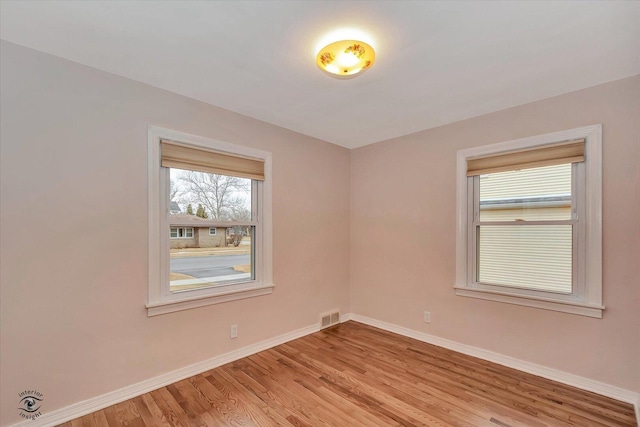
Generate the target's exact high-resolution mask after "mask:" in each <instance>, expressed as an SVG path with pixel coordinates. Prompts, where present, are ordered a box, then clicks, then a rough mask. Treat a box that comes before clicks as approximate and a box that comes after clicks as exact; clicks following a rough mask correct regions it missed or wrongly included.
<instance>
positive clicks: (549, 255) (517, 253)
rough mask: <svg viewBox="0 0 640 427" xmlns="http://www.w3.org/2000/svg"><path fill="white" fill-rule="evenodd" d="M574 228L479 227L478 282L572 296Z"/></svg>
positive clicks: (533, 226) (529, 226) (550, 226)
mask: <svg viewBox="0 0 640 427" xmlns="http://www.w3.org/2000/svg"><path fill="white" fill-rule="evenodd" d="M572 228H573V227H572V226H571V225H493V226H492V225H484V226H479V227H478V272H477V280H478V282H481V283H485V284H492V285H500V286H511V287H518V288H526V289H535V290H541V291H548V292H559V293H571V283H572Z"/></svg>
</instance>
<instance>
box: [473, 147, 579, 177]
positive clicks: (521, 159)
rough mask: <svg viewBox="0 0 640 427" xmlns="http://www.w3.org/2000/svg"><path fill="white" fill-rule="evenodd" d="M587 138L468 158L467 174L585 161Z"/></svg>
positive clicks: (483, 173)
mask: <svg viewBox="0 0 640 427" xmlns="http://www.w3.org/2000/svg"><path fill="white" fill-rule="evenodd" d="M584 144H585V140H584V139H580V140H574V141H569V142H561V143H558V144H553V145H546V146H543V147H536V148H532V149H525V150H518V151H512V152H509V153H504V154H497V155H491V156H486V157H476V158H472V159H467V176H475V175H485V174H488V173H496V172H506V171H512V170H518V169H531V168H537V167H542V166H553V165H561V164H564V163H577V162H584Z"/></svg>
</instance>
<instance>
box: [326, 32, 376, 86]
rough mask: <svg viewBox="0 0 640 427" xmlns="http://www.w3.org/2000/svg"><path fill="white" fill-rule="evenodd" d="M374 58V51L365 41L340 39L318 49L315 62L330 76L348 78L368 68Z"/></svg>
mask: <svg viewBox="0 0 640 427" xmlns="http://www.w3.org/2000/svg"><path fill="white" fill-rule="evenodd" d="M375 60H376V52H375V51H374V50H373V48H372V47H371V46H370V45H368V44H367V43H365V42H362V41H358V40H340V41H337V42H333V43H330V44H328V45H326V46H325V47H323V48H322V49H320V51H319V52H318V55H317V56H316V64H317V65H318V67H320V69H321V70H322V71H325V72H327V73H329V75H331V76H332V77H337V78H341V79H350V78H352V77H355V76H357V75H358V74H360V73H362V72H363V71H366V70H368V69H369V68H371V66H372V65H373V62H374V61H375Z"/></svg>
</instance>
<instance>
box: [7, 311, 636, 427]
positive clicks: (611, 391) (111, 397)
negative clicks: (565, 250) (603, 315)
mask: <svg viewBox="0 0 640 427" xmlns="http://www.w3.org/2000/svg"><path fill="white" fill-rule="evenodd" d="M340 317H341V319H340V321H341V322H347V321H349V320H353V321H356V322H360V323H364V324H366V325H370V326H373V327H376V328H380V329H384V330H385V331H389V332H393V333H396V334H399V335H403V336H406V337H409V338H414V339H417V340H419V341H423V342H426V343H429V344H434V345H437V346H439V347H444V348H447V349H449V350H453V351H457V352H459V353H463V354H467V355H469V356H473V357H478V358H480V359H483V360H487V361H489V362H494V363H497V364H499V365H503V366H507V367H509V368H514V369H518V370H520V371H523V372H527V373H530V374H533V375H538V376H540V377H544V378H548V379H550V380H553V381H558V382H560V383H563V384H567V385H570V386H574V387H578V388H581V389H583V390H587V391H591V392H594V393H597V394H600V395H603V396H607V397H611V398H613V399H616V400H620V401H622V402H627V403H631V404H633V405H635V411H636V419H637V420H639V421H640V393H636V392H632V391H629V390H625V389H622V388H619V387H615V386H612V385H609V384H605V383H602V382H599V381H595V380H591V379H588V378H584V377H580V376H578V375H573V374H569V373H566V372H562V371H559V370H556V369H551V368H547V367H545V366H540V365H536V364H534V363H530V362H525V361H523V360H519V359H515V358H512V357H509V356H504V355H501V354H498V353H494V352H491V351H488V350H483V349H481V348H477V347H473V346H469V345H466V344H461V343H458V342H456V341H451V340H448V339H444V338H440V337H436V336H434V335H429V334H425V333H423V332H418V331H414V330H412V329H408V328H405V327H402V326H398V325H394V324H391V323H387V322H383V321H381V320H376V319H372V318H369V317H365V316H360V315H358V314H353V313H345V314H341V316H340ZM319 330H320V325H319V324H316V325H311V326H307V327H305V328H301V329H298V330H295V331H291V332H288V333H286V334H282V335H279V336H277V337H274V338H270V339H268V340H264V341H261V342H259V343H256V344H253V345H250V346H247V347H243V348H240V349H237V350H234V351H231V352H229V353H225V354H222V355H220V356H216V357H213V358H211V359H208V360H205V361H202V362H198V363H195V364H193V365H189V366H186V367H184V368H181V369H177V370H175V371H172V372H167V373H166V374H162V375H159V376H157V377H154V378H150V379H148V380H145V381H141V382H139V383H136V384H133V385H130V386H127V387H124V388H121V389H119V390H115V391H112V392H109V393H106V394H103V395H101V396H97V397H93V398H91V399H87V400H84V401H82V402H78V403H74V404H72V405H69V406H67V407H64V408H61V409H58V410H55V411H53V412H49V413H45V414H43V415H41V416H40V417H38V418H36V419H35V420H25V421H21V422H19V423H17V424H14V425H13V426H12V427H49V426H56V425H58V424H62V423H65V422H67V421H70V420H73V419H76V418H79V417H82V416H83V415H87V414H90V413H92V412H95V411H99V410H100V409H104V408H106V407H109V406H111V405H115V404H116V403H120V402H123V401H125V400H128V399H131V398H134V397H136V396H140V395H141V394H144V393H148V392H150V391H153V390H156V389H158V388H160V387H164V386H166V385H169V384H173V383H175V382H177V381H181V380H183V379H185V378H189V377H192V376H194V375H198V374H200V373H202V372H206V371H208V370H211V369H214V368H217V367H218V366H222V365H224V364H227V363H230V362H233V361H235V360H238V359H242V358H243V357H247V356H251V355H252V354H255V353H258V352H261V351H264V350H268V349H270V348H272V347H275V346H277V345H280V344H284V343H286V342H288V341H291V340H294V339H297V338H301V337H304V336H306V335H309V334H312V333H314V332H318V331H319Z"/></svg>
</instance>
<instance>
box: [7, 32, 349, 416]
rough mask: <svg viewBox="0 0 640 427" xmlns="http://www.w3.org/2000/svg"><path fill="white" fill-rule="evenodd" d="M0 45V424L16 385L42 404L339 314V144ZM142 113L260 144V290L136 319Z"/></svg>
mask: <svg viewBox="0 0 640 427" xmlns="http://www.w3.org/2000/svg"><path fill="white" fill-rule="evenodd" d="M0 51H1V55H2V57H1V60H0V65H1V67H2V68H1V70H0V78H1V87H0V90H1V93H2V97H1V102H2V104H1V106H0V108H1V111H2V114H1V123H0V127H1V147H0V158H1V160H0V162H1V163H0V174H1V175H0V182H1V186H2V187H1V191H2V203H1V222H0V229H1V231H2V236H1V243H0V245H1V247H0V249H1V251H0V254H1V255H0V256H1V258H0V264H1V268H0V282H1V285H2V286H1V293H2V295H1V307H0V311H1V318H0V323H1V325H2V334H1V343H0V346H1V349H2V353H1V361H0V363H1V365H0V371H1V375H2V379H1V381H0V382H1V394H0V401H1V407H0V413H1V419H0V424H1V425H8V424H13V423H14V422H18V421H20V420H21V419H20V418H19V417H18V413H17V407H18V406H17V404H18V393H19V392H21V391H24V390H25V389H29V390H31V389H36V390H38V391H40V392H42V393H43V394H44V397H45V401H44V404H45V406H44V407H43V408H44V410H45V411H46V412H50V411H53V410H55V409H58V408H61V407H64V406H67V405H70V404H73V403H76V402H79V401H82V400H85V399H88V398H91V397H94V396H98V395H101V394H104V393H106V392H110V391H114V390H117V389H119V388H122V387H124V386H128V385H131V384H134V383H136V382H139V381H142V380H145V379H148V378H152V377H154V376H157V375H159V374H162V373H165V372H168V371H172V370H175V369H178V368H181V367H185V366H187V365H189V364H193V363H196V362H199V361H203V360H206V359H208V358H211V357H214V356H216V355H220V354H223V353H226V352H229V351H231V350H233V349H236V348H241V347H245V346H247V345H250V344H252V343H256V342H259V341H262V340H265V339H268V338H272V337H274V336H277V335H279V334H283V333H285V332H290V331H293V330H296V329H299V328H302V327H306V326H309V325H313V324H317V323H318V322H319V317H318V315H319V314H320V313H324V312H327V311H330V310H333V309H340V310H341V311H342V312H347V311H349V307H348V280H349V251H348V248H349V223H348V221H346V220H345V218H348V216H349V186H348V182H349V158H350V154H349V151H348V150H347V149H344V148H341V147H338V146H335V145H332V144H328V143H325V142H322V141H319V140H316V139H313V138H310V137H307V136H304V135H300V134H297V133H294V132H291V131H287V130H284V129H282V128H278V127H276V126H272V125H268V124H266V123H264V122H260V121H257V120H253V119H250V118H247V117H244V116H241V115H238V114H235V113H232V112H229V111H225V110H222V109H219V108H215V107H212V106H209V105H206V104H203V103H200V102H196V101H193V100H190V99H188V98H185V97H181V96H177V95H174V94H171V93H169V92H165V91H162V90H160V89H156V88H152V87H150V86H146V85H143V84H139V83H136V82H133V81H131V80H127V79H123V78H120V77H117V76H114V75H112V74H108V73H104V72H101V71H98V70H94V69H91V68H88V67H84V66H81V65H78V64H75V63H72V62H69V61H65V60H62V59H58V58H55V57H52V56H49V55H45V54H42V53H38V52H36V51H33V50H30V49H26V48H22V47H19V46H16V45H14V44H10V43H4V42H3V43H2V46H1V50H0ZM148 125H156V126H161V127H165V128H170V129H175V130H179V131H183V132H188V133H191V134H196V135H201V136H204V137H208V138H214V139H219V140H223V141H227V142H232V143H236V144H242V145H246V146H251V147H255V148H258V149H262V150H268V151H270V152H272V153H273V184H274V185H273V188H274V190H273V206H274V208H273V209H274V212H273V218H274V225H273V236H274V238H273V242H274V243H273V246H274V255H273V260H274V265H273V268H274V274H273V277H274V281H275V283H276V288H275V290H274V292H273V294H272V295H269V296H263V297H257V298H251V299H245V300H241V301H235V302H230V303H224V304H218V305H211V306H207V307H202V308H197V309H192V310H187V311H181V312H177V313H172V314H167V315H161V316H156V317H152V318H149V317H147V313H146V309H145V307H144V304H145V302H146V298H147V270H148V250H147V228H148V224H147V206H146V203H147V172H146V170H147V126H148ZM328 170H330V171H331V173H330V174H327V173H326V172H327V171H328ZM34 224H39V226H37V227H34ZM336 231H337V232H336ZM232 323H237V324H238V328H239V337H238V338H237V339H235V340H230V339H229V326H230V325H231V324H232Z"/></svg>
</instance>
